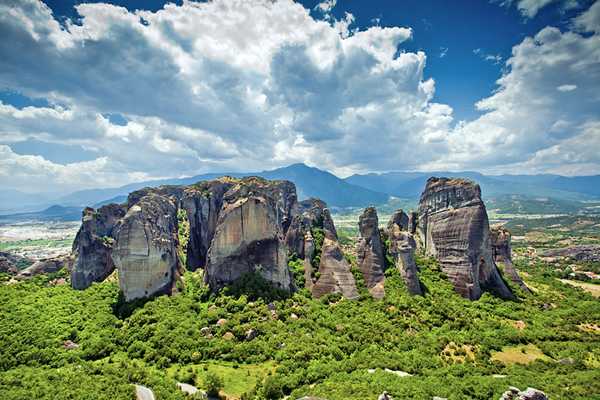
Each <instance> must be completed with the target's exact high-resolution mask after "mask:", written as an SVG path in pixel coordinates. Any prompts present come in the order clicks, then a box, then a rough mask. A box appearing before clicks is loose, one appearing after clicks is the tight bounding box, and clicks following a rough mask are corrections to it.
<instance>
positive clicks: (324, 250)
mask: <svg viewBox="0 0 600 400" xmlns="http://www.w3.org/2000/svg"><path fill="white" fill-rule="evenodd" d="M322 227H323V234H324V239H323V244H322V246H321V255H320V256H321V258H320V263H319V271H318V272H319V279H318V280H317V281H316V282H315V283H314V285H313V286H312V294H313V296H315V297H321V296H323V295H326V294H329V293H341V294H342V296H344V297H345V298H347V299H356V298H358V290H357V289H356V282H355V280H354V275H352V271H351V266H350V263H348V261H346V259H345V258H344V254H343V253H342V249H341V247H340V244H339V242H338V237H337V232H336V230H335V226H334V224H333V219H332V218H331V214H330V213H329V210H328V209H327V208H325V209H323V210H322Z"/></svg>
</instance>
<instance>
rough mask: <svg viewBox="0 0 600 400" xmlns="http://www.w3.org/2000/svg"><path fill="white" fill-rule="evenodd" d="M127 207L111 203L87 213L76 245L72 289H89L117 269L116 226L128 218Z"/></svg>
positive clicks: (75, 242)
mask: <svg viewBox="0 0 600 400" xmlns="http://www.w3.org/2000/svg"><path fill="white" fill-rule="evenodd" d="M126 211H127V207H126V206H125V205H119V204H109V205H106V206H103V207H101V208H99V209H98V210H94V209H93V208H89V207H88V208H86V209H84V210H83V216H82V223H81V228H79V232H77V236H75V241H74V242H73V255H74V264H73V269H72V271H71V286H73V288H75V289H85V288H87V287H89V286H90V285H91V284H92V282H101V281H103V280H104V279H106V277H108V276H109V275H110V274H111V273H112V272H113V271H114V269H115V266H114V263H113V260H112V257H111V251H112V246H113V244H114V233H115V226H116V225H117V223H118V222H119V221H120V219H121V218H123V216H124V215H125V213H126Z"/></svg>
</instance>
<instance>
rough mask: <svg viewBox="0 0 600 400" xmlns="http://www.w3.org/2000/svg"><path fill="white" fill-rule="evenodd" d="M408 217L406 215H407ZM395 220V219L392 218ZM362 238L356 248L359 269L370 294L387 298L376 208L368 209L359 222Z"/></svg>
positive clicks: (377, 297) (378, 297) (382, 251)
mask: <svg viewBox="0 0 600 400" xmlns="http://www.w3.org/2000/svg"><path fill="white" fill-rule="evenodd" d="M405 215H406V214H405ZM392 218H393V217H392ZM358 230H359V233H360V237H359V239H358V243H357V246H356V254H357V261H358V268H359V269H360V271H361V272H362V274H363V277H364V279H365V285H366V286H367V289H369V293H371V296H373V297H374V298H376V299H382V298H383V297H384V296H385V287H384V286H385V275H384V274H383V272H384V269H385V255H384V248H383V243H382V242H381V236H380V234H379V219H378V218H377V210H375V208H374V207H368V208H366V209H365V210H364V211H363V213H362V214H361V215H360V217H359V220H358Z"/></svg>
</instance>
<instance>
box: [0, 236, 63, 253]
mask: <svg viewBox="0 0 600 400" xmlns="http://www.w3.org/2000/svg"><path fill="white" fill-rule="evenodd" d="M72 244H73V239H72V238H70V239H32V240H16V241H12V242H0V251H10V250H20V249H23V248H28V247H49V248H54V247H71V245H72Z"/></svg>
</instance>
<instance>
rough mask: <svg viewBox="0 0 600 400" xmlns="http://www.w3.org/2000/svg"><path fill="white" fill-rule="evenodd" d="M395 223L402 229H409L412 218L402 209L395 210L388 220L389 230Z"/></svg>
mask: <svg viewBox="0 0 600 400" xmlns="http://www.w3.org/2000/svg"><path fill="white" fill-rule="evenodd" d="M393 225H398V226H399V227H400V230H401V231H409V225H410V220H409V217H408V215H407V214H406V213H405V212H404V211H403V210H402V209H399V210H396V211H394V213H393V214H392V216H391V217H390V220H389V221H388V224H387V230H390V229H391V228H392V226H393Z"/></svg>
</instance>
